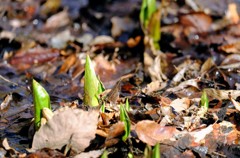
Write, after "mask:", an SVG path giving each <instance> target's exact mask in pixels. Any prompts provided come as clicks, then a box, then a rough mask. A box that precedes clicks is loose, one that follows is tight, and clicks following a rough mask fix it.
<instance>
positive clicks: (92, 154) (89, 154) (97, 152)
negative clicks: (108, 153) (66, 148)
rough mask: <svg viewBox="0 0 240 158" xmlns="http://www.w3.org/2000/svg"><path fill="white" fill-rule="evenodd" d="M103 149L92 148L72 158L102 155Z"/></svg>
mask: <svg viewBox="0 0 240 158" xmlns="http://www.w3.org/2000/svg"><path fill="white" fill-rule="evenodd" d="M103 151H104V149H102V150H92V151H89V152H82V153H80V154H78V155H76V156H74V158H86V157H90V158H98V157H100V156H101V155H102V153H103Z"/></svg>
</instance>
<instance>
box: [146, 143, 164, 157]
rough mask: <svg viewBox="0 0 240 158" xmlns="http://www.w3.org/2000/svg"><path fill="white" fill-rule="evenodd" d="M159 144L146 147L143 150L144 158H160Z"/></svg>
mask: <svg viewBox="0 0 240 158" xmlns="http://www.w3.org/2000/svg"><path fill="white" fill-rule="evenodd" d="M160 157H161V154H160V144H159V143H157V144H156V145H155V146H154V147H151V146H150V145H146V147H145V149H144V158H160Z"/></svg>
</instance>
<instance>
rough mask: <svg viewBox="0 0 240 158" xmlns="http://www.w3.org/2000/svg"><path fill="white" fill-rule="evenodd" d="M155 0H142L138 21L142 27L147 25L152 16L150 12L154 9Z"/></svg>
mask: <svg viewBox="0 0 240 158" xmlns="http://www.w3.org/2000/svg"><path fill="white" fill-rule="evenodd" d="M156 9H157V8H156V0H143V1H142V6H141V11H140V21H141V23H142V25H143V28H144V29H146V28H147V27H148V23H149V21H150V19H151V17H152V14H153V13H154V12H155V11H156Z"/></svg>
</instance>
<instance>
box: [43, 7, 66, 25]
mask: <svg viewBox="0 0 240 158" xmlns="http://www.w3.org/2000/svg"><path fill="white" fill-rule="evenodd" d="M69 23H70V18H69V16H68V12H67V10H63V11H61V12H59V13H57V14H54V15H52V16H51V17H50V18H48V19H47V21H46V24H45V29H57V28H60V27H63V26H66V25H68V24H69Z"/></svg>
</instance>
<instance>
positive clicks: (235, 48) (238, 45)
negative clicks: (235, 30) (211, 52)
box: [219, 42, 240, 54]
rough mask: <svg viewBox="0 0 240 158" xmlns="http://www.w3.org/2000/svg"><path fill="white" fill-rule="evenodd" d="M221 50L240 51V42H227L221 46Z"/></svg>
mask: <svg viewBox="0 0 240 158" xmlns="http://www.w3.org/2000/svg"><path fill="white" fill-rule="evenodd" d="M219 49H220V50H222V51H224V52H226V53H237V54H238V53H240V42H236V43H232V44H227V45H223V46H220V47H219Z"/></svg>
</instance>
